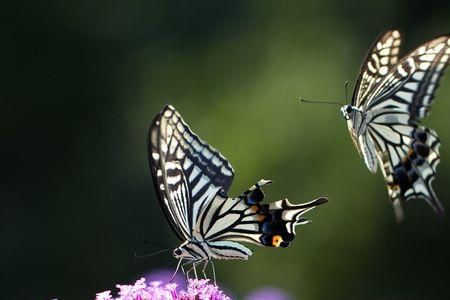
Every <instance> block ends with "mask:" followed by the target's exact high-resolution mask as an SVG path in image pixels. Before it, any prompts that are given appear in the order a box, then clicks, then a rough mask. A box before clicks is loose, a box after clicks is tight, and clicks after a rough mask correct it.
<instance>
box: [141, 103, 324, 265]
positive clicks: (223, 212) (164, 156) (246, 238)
mask: <svg viewBox="0 0 450 300" xmlns="http://www.w3.org/2000/svg"><path fill="white" fill-rule="evenodd" d="M148 151H149V161H150V169H151V173H152V176H153V182H154V186H155V190H156V193H157V195H158V199H159V202H160V204H161V206H162V209H163V211H164V214H165V216H166V218H167V220H168V222H169V223H170V225H171V227H172V229H173V231H174V232H175V234H176V235H177V237H178V238H179V239H180V241H181V245H180V246H179V247H177V248H176V249H175V250H174V251H173V254H174V256H175V257H176V258H178V259H179V264H178V266H180V264H181V263H182V262H184V263H190V264H192V268H191V269H194V272H196V271H195V267H196V266H197V265H198V264H201V263H202V264H203V273H204V270H205V268H206V266H207V264H208V262H211V259H248V257H249V256H250V255H252V251H251V250H250V249H248V248H247V247H246V246H244V245H242V244H241V242H248V243H254V244H258V245H264V246H269V247H287V246H288V245H289V243H290V242H291V241H292V240H293V239H294V237H295V226H296V225H300V224H305V223H307V222H308V220H306V219H304V218H303V217H302V215H303V214H304V213H305V212H307V211H309V210H311V209H313V208H314V207H316V206H317V205H320V204H322V203H325V202H327V199H326V198H318V199H316V200H313V201H311V202H308V203H304V204H291V203H290V202H289V201H288V200H287V199H284V200H279V201H276V202H273V203H269V204H263V203H262V201H263V199H264V193H263V191H262V187H263V186H264V185H267V184H269V183H271V181H270V180H264V179H262V180H260V181H259V182H258V183H256V184H255V185H253V186H252V187H251V188H250V189H249V190H247V191H245V192H244V193H243V194H241V195H240V196H238V197H236V198H231V197H229V196H228V195H227V192H228V189H229V188H230V185H231V183H232V181H233V176H234V170H233V167H232V166H231V165H230V163H229V162H228V161H227V159H226V158H225V157H224V156H223V155H222V154H220V153H219V151H217V150H216V149H214V148H213V147H211V146H210V145H208V144H207V143H206V142H204V141H203V140H201V139H200V138H199V137H198V136H197V135H195V134H194V133H193V132H192V131H191V129H190V128H189V126H188V125H187V124H186V123H185V122H184V121H183V119H182V118H181V115H180V114H179V113H178V112H177V111H176V110H175V108H174V107H173V106H171V105H167V106H165V107H164V108H163V109H162V111H161V112H160V113H159V114H158V115H157V116H156V117H155V119H154V120H153V122H152V123H151V126H150V132H149V140H148ZM181 266H182V265H181ZM177 269H178V267H177ZM188 272H189V271H188Z"/></svg>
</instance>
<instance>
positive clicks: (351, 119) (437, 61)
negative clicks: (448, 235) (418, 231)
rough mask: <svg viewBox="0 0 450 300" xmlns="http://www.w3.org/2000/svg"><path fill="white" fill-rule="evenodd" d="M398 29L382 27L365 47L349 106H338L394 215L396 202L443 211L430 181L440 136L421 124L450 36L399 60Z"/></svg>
mask: <svg viewBox="0 0 450 300" xmlns="http://www.w3.org/2000/svg"><path fill="white" fill-rule="evenodd" d="M400 43H401V34H400V32H399V31H398V30H387V31H385V32H383V33H382V34H381V35H380V36H379V37H378V38H377V39H376V41H375V43H374V44H373V45H372V47H371V48H370V49H369V51H368V53H367V55H366V58H365V59H364V61H363V64H362V67H361V70H360V72H359V75H358V79H357V82H356V87H355V90H354V92H353V97H352V102H351V105H345V106H343V107H341V112H342V114H343V116H344V118H345V119H346V120H347V125H348V130H349V132H350V136H351V138H352V141H353V143H354V144H355V147H356V148H357V149H358V152H359V153H360V155H361V156H362V157H363V158H364V162H365V163H366V165H367V168H368V169H369V170H370V171H371V172H372V173H376V171H377V166H378V164H379V165H380V169H381V172H382V173H383V177H384V179H385V182H386V185H387V190H388V194H389V199H390V201H391V202H392V203H393V206H394V211H395V214H396V217H397V220H399V221H401V220H402V219H403V211H402V208H401V203H402V202H404V201H408V200H410V199H412V198H421V199H424V200H425V201H426V202H428V204H429V205H430V206H431V207H432V208H433V209H434V211H435V212H436V213H437V214H439V215H443V213H444V208H443V207H442V204H441V203H440V202H439V200H438V198H437V197H436V194H435V193H434V191H433V188H432V186H431V182H432V181H433V179H434V178H435V176H436V166H437V165H438V163H439V161H440V156H439V146H440V140H439V138H438V136H437V134H436V132H435V131H434V130H433V129H429V128H426V127H424V126H420V125H419V124H418V123H419V121H420V120H421V119H422V118H423V117H425V116H426V115H427V113H428V112H429V110H430V107H431V105H432V103H433V98H434V93H435V91H436V88H437V87H438V85H439V80H440V78H441V76H442V74H443V71H444V69H445V68H446V67H447V65H448V62H449V55H450V35H442V36H439V37H437V38H435V39H432V40H431V41H428V42H426V43H424V44H423V45H421V46H419V47H418V48H416V49H415V50H414V51H412V52H411V53H409V54H407V55H406V56H404V57H403V58H402V59H399V56H398V53H399V48H400Z"/></svg>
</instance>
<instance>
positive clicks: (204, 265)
mask: <svg viewBox="0 0 450 300" xmlns="http://www.w3.org/2000/svg"><path fill="white" fill-rule="evenodd" d="M208 263H209V260H207V259H205V260H204V263H203V268H202V273H203V277H204V278H205V279H207V278H208V277H207V276H206V272H205V271H206V267H207V266H208Z"/></svg>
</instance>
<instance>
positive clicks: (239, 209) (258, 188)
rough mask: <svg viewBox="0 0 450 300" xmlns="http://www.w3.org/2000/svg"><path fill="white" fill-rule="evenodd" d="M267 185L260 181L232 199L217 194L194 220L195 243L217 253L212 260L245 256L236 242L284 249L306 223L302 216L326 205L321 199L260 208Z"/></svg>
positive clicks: (274, 204) (272, 204)
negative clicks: (202, 243)
mask: <svg viewBox="0 0 450 300" xmlns="http://www.w3.org/2000/svg"><path fill="white" fill-rule="evenodd" d="M269 183H271V181H269V180H260V181H259V182H258V183H257V184H255V185H253V186H252V187H251V188H250V189H249V190H247V191H246V192H244V193H243V194H242V195H240V196H239V197H237V198H234V199H232V198H229V197H228V196H227V195H226V194H225V193H218V194H217V196H216V197H215V198H214V199H213V201H211V202H210V203H209V204H208V206H206V207H205V209H204V211H203V212H202V214H201V217H200V218H199V220H198V223H197V225H196V227H195V232H196V233H197V234H198V237H197V239H200V238H203V239H205V241H207V243H208V245H209V246H210V247H211V248H212V249H213V251H215V252H216V253H219V254H216V256H217V257H218V258H224V259H226V258H232V257H226V256H227V253H234V254H233V255H234V256H237V257H239V256H240V255H239V252H241V255H245V254H246V253H247V255H248V250H245V249H247V248H245V247H244V246H240V244H238V243H237V242H249V243H253V244H258V245H264V246H270V247H287V246H288V245H289V243H290V242H291V241H292V240H293V239H294V237H295V226H297V225H300V224H305V223H307V222H308V220H307V219H305V218H303V214H304V213H306V212H307V211H309V210H311V209H313V208H314V207H316V206H317V205H320V204H323V203H325V202H327V201H328V200H327V199H326V198H323V197H322V198H318V199H316V200H313V201H311V202H308V203H303V204H291V203H290V202H289V201H288V200H287V199H284V200H279V201H276V202H273V203H267V204H263V203H262V201H263V199H264V193H263V191H262V186H264V185H266V184H269ZM231 249H233V250H234V251H230V250H231ZM222 250H228V252H226V251H225V252H224V251H222ZM244 259H245V258H244Z"/></svg>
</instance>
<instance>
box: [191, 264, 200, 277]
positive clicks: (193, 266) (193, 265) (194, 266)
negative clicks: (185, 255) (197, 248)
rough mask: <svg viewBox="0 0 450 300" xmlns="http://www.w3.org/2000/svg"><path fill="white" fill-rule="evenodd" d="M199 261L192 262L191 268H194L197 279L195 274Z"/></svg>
mask: <svg viewBox="0 0 450 300" xmlns="http://www.w3.org/2000/svg"><path fill="white" fill-rule="evenodd" d="M198 263H199V261H196V262H194V263H193V264H192V268H194V275H195V279H197V280H198V275H197V265H198Z"/></svg>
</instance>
